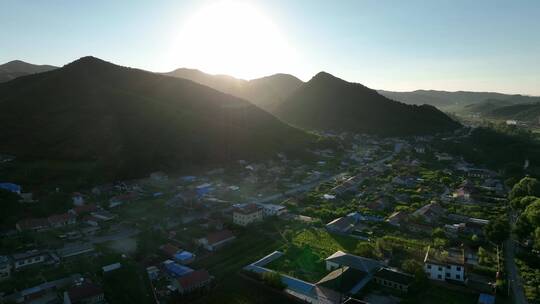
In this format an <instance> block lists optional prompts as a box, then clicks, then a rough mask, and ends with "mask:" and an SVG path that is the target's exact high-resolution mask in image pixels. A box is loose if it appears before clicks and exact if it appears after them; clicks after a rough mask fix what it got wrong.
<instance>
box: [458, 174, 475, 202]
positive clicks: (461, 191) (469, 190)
mask: <svg viewBox="0 0 540 304" xmlns="http://www.w3.org/2000/svg"><path fill="white" fill-rule="evenodd" d="M476 192H477V190H476V187H475V186H474V184H473V183H472V182H471V181H469V180H466V181H465V182H464V183H463V184H462V185H461V186H460V187H459V188H458V189H456V191H454V193H453V194H452V197H453V198H454V199H457V200H458V201H460V202H463V203H472V202H473V201H474V199H473V195H475V194H476Z"/></svg>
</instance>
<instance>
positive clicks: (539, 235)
mask: <svg viewBox="0 0 540 304" xmlns="http://www.w3.org/2000/svg"><path fill="white" fill-rule="evenodd" d="M534 248H535V249H536V250H540V227H536V229H535V230H534Z"/></svg>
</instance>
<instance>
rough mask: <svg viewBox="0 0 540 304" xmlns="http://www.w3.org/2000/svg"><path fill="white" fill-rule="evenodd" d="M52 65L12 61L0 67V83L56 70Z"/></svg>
mask: <svg viewBox="0 0 540 304" xmlns="http://www.w3.org/2000/svg"><path fill="white" fill-rule="evenodd" d="M56 68H57V67H55V66H52V65H35V64H31V63H27V62H24V61H20V60H13V61H10V62H8V63H4V64H2V65H0V82H5V81H10V80H12V79H15V78H17V77H21V76H26V75H30V74H36V73H43V72H47V71H51V70H54V69H56Z"/></svg>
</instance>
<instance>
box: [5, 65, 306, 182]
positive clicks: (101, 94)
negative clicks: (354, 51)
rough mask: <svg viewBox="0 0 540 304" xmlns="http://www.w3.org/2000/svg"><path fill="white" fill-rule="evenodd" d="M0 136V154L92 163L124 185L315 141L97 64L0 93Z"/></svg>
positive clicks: (9, 85)
mask: <svg viewBox="0 0 540 304" xmlns="http://www.w3.org/2000/svg"><path fill="white" fill-rule="evenodd" d="M0 129H2V130H4V131H3V132H0V153H5V154H11V155H15V156H17V158H18V159H21V158H22V159H51V160H74V161H79V160H80V161H95V162H97V163H99V164H100V166H102V167H103V168H104V171H106V172H107V174H110V175H113V176H114V177H121V178H125V177H136V176H140V175H141V174H146V173H148V172H150V171H152V170H158V169H166V170H169V169H172V168H175V169H176V168H179V169H181V168H184V167H186V166H192V165H210V164H213V163H220V162H224V161H229V160H237V159H254V158H260V157H266V156H268V155H275V153H276V152H278V151H298V150H299V149H303V147H305V145H306V144H307V143H308V142H309V141H310V140H311V139H312V138H311V136H309V135H307V134H306V133H304V132H302V131H300V130H298V129H295V128H293V127H290V126H288V125H286V124H284V123H282V122H281V121H279V120H278V119H276V118H275V117H274V116H272V115H271V114H268V113H267V112H265V111H263V110H261V109H259V108H258V107H256V106H254V105H252V104H251V103H249V102H247V101H245V100H242V99H239V98H237V97H233V96H231V95H227V94H224V93H221V92H218V91H216V90H213V89H211V88H208V87H206V86H202V85H200V84H197V83H195V82H192V81H190V80H185V79H178V78H173V77H168V76H164V75H159V74H155V73H150V72H146V71H142V70H137V69H131V68H126V67H121V66H117V65H114V64H112V63H108V62H105V61H102V60H100V59H97V58H93V57H84V58H81V59H79V60H77V61H75V62H73V63H70V64H68V65H66V66H64V67H62V68H59V69H56V70H53V71H49V72H45V73H40V74H34V75H30V76H26V77H21V78H17V79H15V80H12V81H9V82H5V83H2V84H0ZM105 168H106V170H105Z"/></svg>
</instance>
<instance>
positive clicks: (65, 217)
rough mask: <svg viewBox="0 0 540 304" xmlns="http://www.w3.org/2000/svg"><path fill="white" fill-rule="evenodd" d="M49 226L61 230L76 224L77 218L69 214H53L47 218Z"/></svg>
mask: <svg viewBox="0 0 540 304" xmlns="http://www.w3.org/2000/svg"><path fill="white" fill-rule="evenodd" d="M47 221H48V222H49V225H50V226H51V227H53V228H61V227H65V226H67V225H73V224H75V223H77V218H76V217H75V216H74V215H73V214H70V213H62V214H53V215H51V216H49V217H48V218H47Z"/></svg>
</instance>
